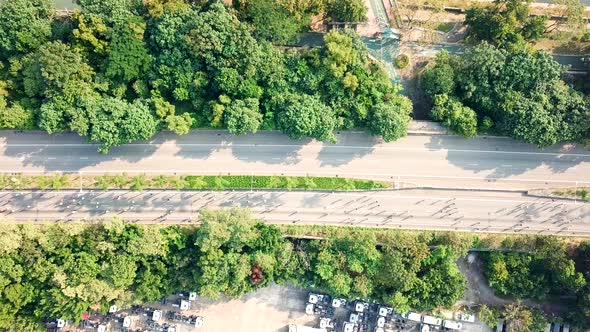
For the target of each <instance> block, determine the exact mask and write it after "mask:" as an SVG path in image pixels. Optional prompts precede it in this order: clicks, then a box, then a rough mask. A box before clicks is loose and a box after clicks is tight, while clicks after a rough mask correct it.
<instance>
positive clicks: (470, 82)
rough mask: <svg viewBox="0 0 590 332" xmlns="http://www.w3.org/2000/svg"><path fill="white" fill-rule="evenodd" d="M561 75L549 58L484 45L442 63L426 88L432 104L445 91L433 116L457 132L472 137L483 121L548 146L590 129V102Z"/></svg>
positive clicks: (425, 83)
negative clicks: (438, 93)
mask: <svg viewBox="0 0 590 332" xmlns="http://www.w3.org/2000/svg"><path fill="white" fill-rule="evenodd" d="M444 68H446V69H444ZM451 70H452V75H451ZM562 72H563V68H562V67H561V66H560V65H559V64H558V63H557V62H555V61H554V60H553V59H552V58H551V56H550V55H549V54H547V53H544V52H535V53H531V52H528V51H525V50H506V49H499V48H497V47H494V46H491V45H489V44H487V43H482V44H480V45H478V46H476V47H473V48H470V49H469V50H468V51H467V52H466V53H465V54H464V55H462V56H461V57H460V58H459V57H447V56H441V57H439V58H437V60H436V63H435V65H434V66H433V67H431V69H427V70H426V72H424V74H423V81H422V83H423V88H424V89H425V92H426V93H427V94H429V96H430V97H431V98H433V99H434V98H435V96H436V94H433V93H437V92H446V93H444V94H443V93H441V94H440V95H443V96H439V97H437V98H436V102H437V105H435V107H434V108H433V113H432V114H433V117H434V118H435V119H440V120H442V121H445V123H446V124H447V125H448V126H449V127H450V128H451V129H453V130H456V131H458V132H461V133H463V134H466V135H467V136H471V135H473V134H475V132H476V125H477V118H480V119H483V120H482V125H485V126H484V127H486V128H484V129H487V130H489V129H490V128H489V125H493V126H494V129H495V130H496V131H498V132H501V133H504V134H506V135H509V136H512V137H515V138H518V139H521V140H524V141H526V142H529V143H533V144H537V145H538V146H549V145H552V144H555V143H557V142H562V141H569V140H577V139H580V138H581V137H582V136H583V135H584V133H585V132H587V130H588V128H589V127H590V123H589V119H590V117H589V116H590V104H589V103H588V100H584V99H583V98H582V97H581V94H580V93H578V92H576V91H574V90H573V89H572V88H571V87H568V86H567V84H565V82H564V81H563V80H562V79H561V75H562ZM451 77H452V80H453V81H454V82H452V81H451V79H447V78H451ZM444 82H447V83H444ZM449 83H452V84H449ZM445 94H446V95H447V96H446V97H445V96H444V95H445ZM433 101H434V100H433ZM449 110H453V112H449ZM483 121H485V123H484V122H483Z"/></svg>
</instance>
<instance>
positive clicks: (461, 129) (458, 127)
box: [430, 94, 477, 137]
mask: <svg viewBox="0 0 590 332" xmlns="http://www.w3.org/2000/svg"><path fill="white" fill-rule="evenodd" d="M430 114H431V115H432V119H433V120H435V121H441V122H443V124H444V125H445V126H446V127H448V128H450V129H451V130H453V131H454V132H456V133H457V134H459V135H461V136H465V137H475V136H476V135H477V114H475V112H474V111H473V110H472V109H471V108H469V107H466V106H464V105H463V104H461V102H460V101H458V100H457V99H454V98H449V96H447V95H445V94H443V95H435V96H434V107H433V108H432V110H431V111H430Z"/></svg>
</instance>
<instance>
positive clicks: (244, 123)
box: [223, 98, 262, 135]
mask: <svg viewBox="0 0 590 332" xmlns="http://www.w3.org/2000/svg"><path fill="white" fill-rule="evenodd" d="M223 114H224V118H225V125H226V126H227V129H228V131H229V132H230V133H232V134H237V135H241V134H246V133H255V132H256V131H258V128H259V127H260V123H261V122H262V114H260V111H259V110H258V100H257V99H254V98H248V99H245V100H232V101H231V103H230V104H229V105H228V106H227V109H226V110H225V112H224V113H223Z"/></svg>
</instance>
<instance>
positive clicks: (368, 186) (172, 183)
mask: <svg viewBox="0 0 590 332" xmlns="http://www.w3.org/2000/svg"><path fill="white" fill-rule="evenodd" d="M78 188H80V189H81V188H84V189H102V190H109V189H129V190H134V191H141V190H144V189H176V190H191V189H192V190H235V189H286V190H339V191H353V190H373V189H387V188H391V184H390V183H388V182H384V181H373V180H362V179H350V178H340V177H313V176H282V175H281V176H264V175H178V176H176V175H174V176H172V175H146V174H140V175H136V176H130V175H127V174H125V173H123V174H114V175H110V174H105V175H82V176H81V175H79V174H56V175H38V176H34V175H23V174H10V175H9V174H3V175H0V189H3V190H23V189H42V190H47V189H50V190H60V189H78Z"/></svg>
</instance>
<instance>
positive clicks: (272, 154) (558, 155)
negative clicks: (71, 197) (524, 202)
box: [0, 130, 590, 190]
mask: <svg viewBox="0 0 590 332" xmlns="http://www.w3.org/2000/svg"><path fill="white" fill-rule="evenodd" d="M338 139H339V142H338V143H337V144H327V143H322V142H316V141H312V140H290V139H288V138H287V137H286V136H284V135H282V134H280V133H277V132H260V133H258V134H255V135H244V136H239V137H237V136H233V135H229V134H227V133H226V132H224V131H213V130H200V131H193V132H191V133H190V134H188V135H185V136H175V135H172V134H166V133H163V134H159V135H158V136H156V137H155V138H154V139H153V140H151V141H150V142H144V143H135V144H129V145H125V146H121V147H117V148H113V149H112V150H111V152H110V153H109V154H108V155H103V154H100V153H97V152H96V149H97V146H95V145H94V146H93V145H90V144H86V143H85V142H84V141H83V139H82V138H80V137H79V136H77V135H73V134H64V135H53V136H49V135H46V134H43V133H40V132H24V133H14V132H13V131H4V132H0V172H1V173H11V172H24V173H40V172H82V174H101V173H120V172H127V173H129V174H137V173H146V174H155V173H158V174H172V173H177V174H228V173H231V174H286V175H306V174H310V175H325V176H341V177H359V178H371V179H381V180H387V181H392V182H394V183H395V184H396V187H398V188H399V187H412V186H427V187H438V188H485V189H518V190H526V189H532V188H547V187H565V186H570V187H574V186H582V185H586V186H588V185H590V150H589V149H587V148H583V147H578V146H574V145H560V146H554V147H551V148H547V149H544V150H540V149H537V148H536V147H534V146H531V145H528V144H524V143H519V142H516V141H514V140H512V139H508V138H485V137H480V138H474V139H464V138H461V137H457V136H447V135H432V136H428V135H416V136H408V137H405V138H402V139H400V140H399V141H397V142H393V143H382V142H380V141H379V140H378V139H376V138H374V137H370V136H367V135H366V134H363V133H350V132H348V133H346V134H342V135H338Z"/></svg>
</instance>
